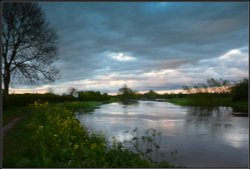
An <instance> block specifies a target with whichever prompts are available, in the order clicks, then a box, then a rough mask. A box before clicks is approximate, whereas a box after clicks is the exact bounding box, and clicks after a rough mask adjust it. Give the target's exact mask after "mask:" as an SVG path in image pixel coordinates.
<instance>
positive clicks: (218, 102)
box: [167, 97, 248, 113]
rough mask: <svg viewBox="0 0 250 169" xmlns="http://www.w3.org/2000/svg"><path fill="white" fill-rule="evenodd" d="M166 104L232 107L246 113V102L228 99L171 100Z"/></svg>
mask: <svg viewBox="0 0 250 169" xmlns="http://www.w3.org/2000/svg"><path fill="white" fill-rule="evenodd" d="M167 101H168V102H170V103H173V104H176V105H180V106H199V107H217V106H226V107H232V108H233V109H234V111H241V112H245V113H247V112H248V102H247V101H241V102H232V101H231V99H230V98H189V97H185V98H172V99H167Z"/></svg>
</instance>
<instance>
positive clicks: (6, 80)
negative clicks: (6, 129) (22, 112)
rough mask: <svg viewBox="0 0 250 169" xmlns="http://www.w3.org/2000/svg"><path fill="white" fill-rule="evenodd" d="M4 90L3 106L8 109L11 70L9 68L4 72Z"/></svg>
mask: <svg viewBox="0 0 250 169" xmlns="http://www.w3.org/2000/svg"><path fill="white" fill-rule="evenodd" d="M3 81H4V91H3V108H4V109H7V108H8V106H9V84H10V72H9V71H8V70H7V71H6V72H5V74H4V79H3Z"/></svg>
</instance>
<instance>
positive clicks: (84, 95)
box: [78, 91, 110, 101]
mask: <svg viewBox="0 0 250 169" xmlns="http://www.w3.org/2000/svg"><path fill="white" fill-rule="evenodd" d="M78 95H79V100H80V101H106V100H109V99H110V96H109V95H108V94H107V93H104V94H101V93H100V92H99V91H79V92H78Z"/></svg>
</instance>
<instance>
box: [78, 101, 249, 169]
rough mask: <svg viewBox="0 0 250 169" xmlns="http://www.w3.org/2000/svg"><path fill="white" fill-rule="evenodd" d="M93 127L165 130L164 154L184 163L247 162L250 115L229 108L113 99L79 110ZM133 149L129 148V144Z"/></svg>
mask: <svg viewBox="0 0 250 169" xmlns="http://www.w3.org/2000/svg"><path fill="white" fill-rule="evenodd" d="M77 118H78V119H79V120H80V121H81V122H82V124H84V125H85V126H87V127H88V128H89V129H92V130H95V131H102V132H105V133H106V134H107V135H108V136H109V138H112V137H113V136H115V137H116V138H117V139H118V140H120V141H124V140H129V139H131V138H132V137H133V136H132V134H131V133H130V132H129V133H126V132H125V131H127V130H129V131H132V130H133V129H134V128H135V127H137V128H138V132H140V133H139V134H140V135H143V134H144V133H145V130H147V129H149V128H154V129H156V130H157V131H161V132H162V138H161V140H162V141H161V145H160V146H161V148H160V152H159V154H164V156H160V158H161V159H166V160H169V159H170V152H172V151H174V150H177V151H178V154H177V156H176V157H177V159H176V160H175V161H174V163H175V164H178V165H184V166H186V167H248V147H249V134H248V133H249V126H248V117H235V116H233V115H232V109H231V108H225V107H220V108H217V109H215V108H212V109H202V108H190V107H183V106H176V105H173V104H171V103H167V102H156V101H139V102H137V103H134V104H129V105H124V104H122V103H110V104H105V105H102V106H100V108H98V109H95V110H94V111H93V112H92V113H91V114H80V113H77ZM128 148H129V147H128Z"/></svg>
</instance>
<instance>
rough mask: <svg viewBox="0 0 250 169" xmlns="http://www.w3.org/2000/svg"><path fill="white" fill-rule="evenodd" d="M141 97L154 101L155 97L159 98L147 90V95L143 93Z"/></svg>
mask: <svg viewBox="0 0 250 169" xmlns="http://www.w3.org/2000/svg"><path fill="white" fill-rule="evenodd" d="M143 97H145V98H147V99H153V100H154V99H156V98H157V97H159V95H158V93H156V92H155V91H153V90H149V91H148V92H147V93H145V94H144V95H143Z"/></svg>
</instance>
